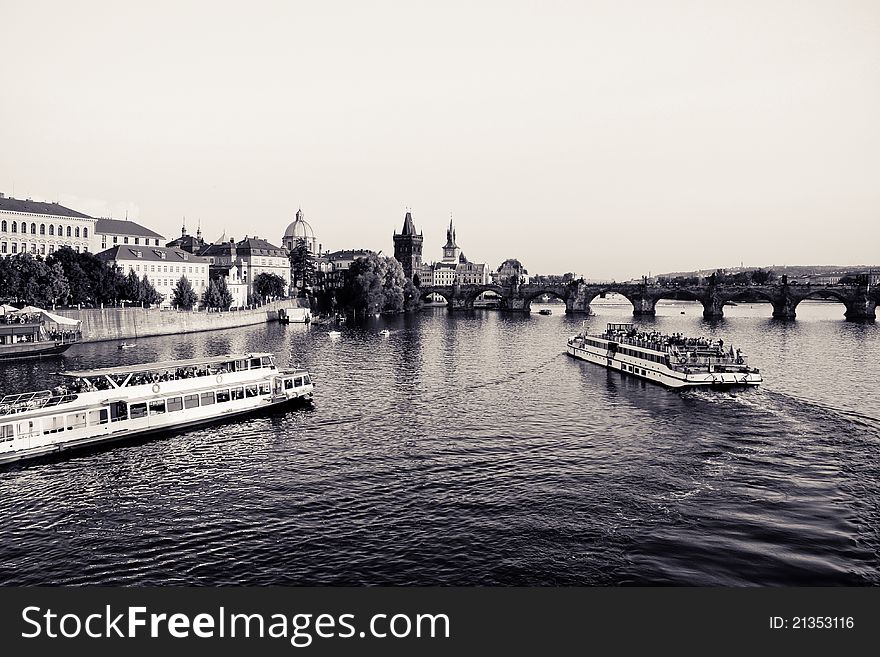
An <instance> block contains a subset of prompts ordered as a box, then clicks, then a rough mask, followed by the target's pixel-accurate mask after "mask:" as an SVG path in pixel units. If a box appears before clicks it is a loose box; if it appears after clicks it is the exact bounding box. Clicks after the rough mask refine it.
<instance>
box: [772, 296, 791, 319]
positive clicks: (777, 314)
mask: <svg viewBox="0 0 880 657" xmlns="http://www.w3.org/2000/svg"><path fill="white" fill-rule="evenodd" d="M770 303H771V304H772V305H773V317H774V318H775V319H794V318H795V317H797V312H795V309H796V308H797V303H796V302H795V300H794V299H792V298H791V297H790V296H788V295H787V294H784V295H783V296H782V298H780V299H778V300H776V301H771V302H770Z"/></svg>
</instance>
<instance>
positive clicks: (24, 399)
mask: <svg viewBox="0 0 880 657" xmlns="http://www.w3.org/2000/svg"><path fill="white" fill-rule="evenodd" d="M74 399H76V395H74V394H71V393H68V392H56V391H54V390H39V391H37V392H24V393H21V394H19V395H5V396H4V397H3V399H0V415H11V414H13V413H24V412H25V411H32V410H34V409H37V408H44V407H46V406H56V405H58V404H63V403H66V402H69V401H73V400H74Z"/></svg>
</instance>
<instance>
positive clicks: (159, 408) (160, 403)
mask: <svg viewBox="0 0 880 657" xmlns="http://www.w3.org/2000/svg"><path fill="white" fill-rule="evenodd" d="M164 412H165V400H164V399H154V400H152V401H151V402H150V415H161V414H162V413H164Z"/></svg>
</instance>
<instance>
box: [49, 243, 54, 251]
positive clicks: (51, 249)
mask: <svg viewBox="0 0 880 657" xmlns="http://www.w3.org/2000/svg"><path fill="white" fill-rule="evenodd" d="M49 253H55V245H54V244H50V245H49Z"/></svg>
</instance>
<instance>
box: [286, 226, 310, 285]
mask: <svg viewBox="0 0 880 657" xmlns="http://www.w3.org/2000/svg"><path fill="white" fill-rule="evenodd" d="M290 273H291V275H292V276H293V281H292V285H293V287H295V288H298V289H300V290H304V289H306V288H310V287H312V285H313V284H314V282H315V258H314V256H313V255H312V252H311V251H309V247H308V246H307V245H306V241H305V240H304V239H303V238H299V239H297V240H296V244H295V245H294V247H293V251H291V253H290Z"/></svg>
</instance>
